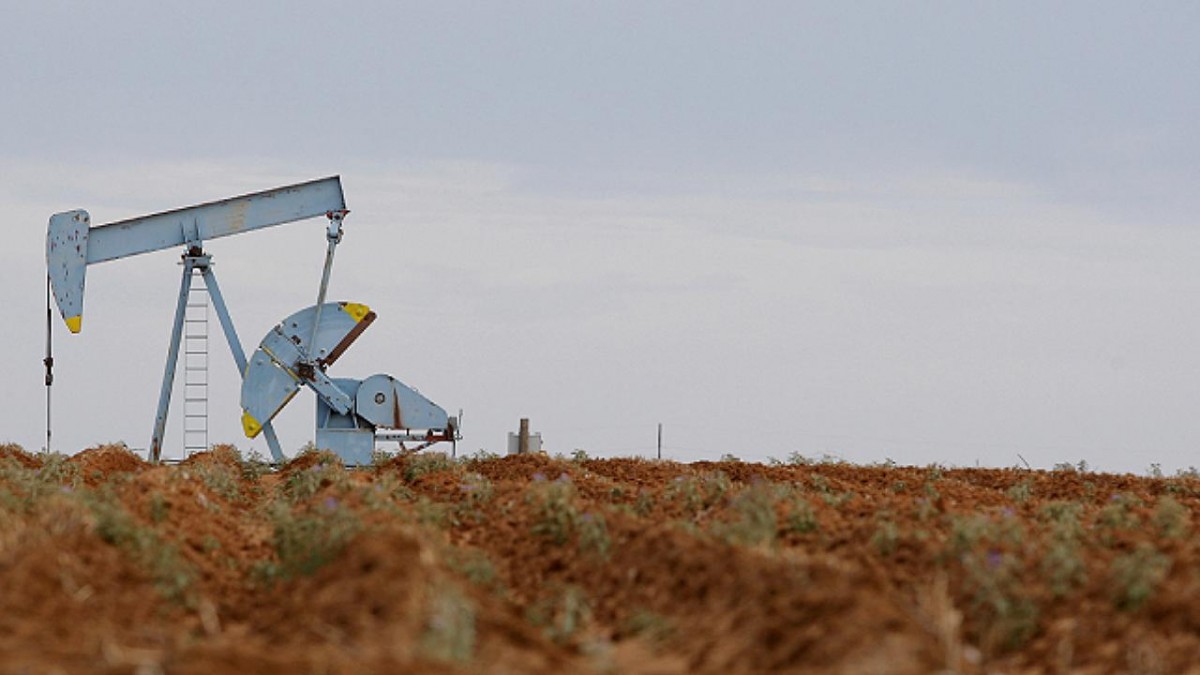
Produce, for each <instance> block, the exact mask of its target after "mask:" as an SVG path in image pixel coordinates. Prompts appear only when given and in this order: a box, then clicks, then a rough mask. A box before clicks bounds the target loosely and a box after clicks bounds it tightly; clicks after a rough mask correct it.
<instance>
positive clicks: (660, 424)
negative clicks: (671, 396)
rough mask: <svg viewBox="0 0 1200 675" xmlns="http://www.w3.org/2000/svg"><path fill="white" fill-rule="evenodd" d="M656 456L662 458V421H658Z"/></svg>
mask: <svg viewBox="0 0 1200 675" xmlns="http://www.w3.org/2000/svg"><path fill="white" fill-rule="evenodd" d="M658 458H659V459H662V422H659V423H658Z"/></svg>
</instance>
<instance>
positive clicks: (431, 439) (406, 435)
mask: <svg viewBox="0 0 1200 675" xmlns="http://www.w3.org/2000/svg"><path fill="white" fill-rule="evenodd" d="M348 213H349V211H348V210H347V209H346V203H345V198H344V197H343V193H342V184H341V179H340V178H339V177H337V176H333V177H329V178H322V179H318V180H313V181H309V182H306V183H298V184H296V185H287V186H284V187H279V188H275V189H271V190H264V191H262V192H255V193H252V194H246V195H242V196H239V197H231V198H229V199H223V200H220V201H214V202H208V203H204V204H199V205H196V206H189V207H185V208H180V209H174V210H171V211H164V212H161V213H155V214H151V215H147V216H141V217H137V218H131V219H128V220H122V221H119V222H113V223H108V224H105V225H98V226H94V227H93V226H92V225H91V218H90V216H89V215H88V212H87V211H85V210H82V209H77V210H74V211H66V212H63V213H56V214H54V215H53V216H51V217H50V224H49V227H48V228H47V232H46V270H47V284H48V296H50V295H52V296H53V298H54V301H55V303H56V304H57V306H58V310H59V312H60V314H61V315H62V318H63V320H64V321H65V322H66V325H67V328H68V330H69V331H70V332H71V333H79V332H80V330H81V329H82V326H83V298H84V281H85V279H86V276H87V269H88V267H89V266H90V265H94V264H97V263H102V262H108V261H112V260H120V259H123V258H129V257H132V256H136V255H139V254H142V253H149V252H152V251H159V250H163V249H169V248H175V247H182V265H183V281H182V283H181V284H180V288H179V296H178V301H177V303H176V306H175V319H174V324H173V326H172V331H171V339H170V344H169V346H168V350H167V361H166V366H165V368H164V370H163V378H162V388H161V390H160V393H159V402H158V408H157V410H156V411H155V416H154V430H153V432H152V434H151V437H150V447H149V457H150V459H151V461H155V462H157V461H159V460H160V459H161V456H162V449H163V437H164V433H165V428H166V422H167V413H168V410H169V409H170V405H171V392H172V389H173V386H174V380H175V370H176V364H177V362H178V361H179V349H180V342H181V339H182V337H183V335H184V322H185V315H186V308H187V306H188V298H189V294H190V293H191V292H192V283H191V282H192V279H193V276H194V273H196V272H198V273H200V275H201V276H202V278H203V280H204V284H205V288H206V289H207V292H208V294H209V297H210V298H211V302H212V306H213V309H214V310H215V312H216V314H217V318H218V320H219V321H220V324H221V329H222V331H223V333H224V335H225V339H226V341H227V342H228V343H229V349H230V351H231V352H232V354H233V361H234V364H236V366H237V368H238V371H239V373H240V374H241V380H242V385H241V400H240V403H241V409H242V428H243V430H244V431H245V434H246V436H247V437H249V438H255V437H257V436H259V435H260V434H262V435H264V436H265V438H266V441H267V446H268V448H269V449H270V452H271V456H272V458H273V459H274V461H276V462H282V461H284V460H285V457H284V455H283V452H282V450H281V448H280V446H279V438H278V436H277V435H276V433H275V430H274V428H273V427H272V425H271V420H272V419H274V418H275V416H276V415H278V414H279V412H280V411H281V410H282V409H283V407H284V406H286V405H287V403H288V402H289V401H291V400H292V398H293V397H294V396H295V395H296V394H297V393H298V392H299V391H300V390H301V389H302V388H305V387H307V388H308V389H311V390H312V391H313V392H314V393H315V394H316V400H317V404H316V437H315V444H316V447H318V448H321V449H327V450H331V451H333V452H334V453H335V454H337V455H338V456H339V457H341V459H342V460H343V461H344V462H345V463H346V464H347V465H351V466H354V465H362V464H367V463H370V461H371V458H372V453H373V452H374V450H375V447H376V442H377V441H396V442H399V443H400V446H401V447H402V448H404V447H405V446H404V444H405V443H409V442H411V443H415V444H416V446H415V447H414V448H413V449H420V448H423V447H426V446H428V445H431V444H433V443H437V442H442V441H446V442H450V443H455V442H456V441H457V440H459V438H460V435H459V430H458V418H457V417H453V416H449V415H447V414H446V411H445V410H443V409H442V408H441V407H439V406H438V405H436V404H435V403H433V402H432V401H430V400H429V399H427V398H425V397H424V396H423V395H422V394H421V393H420V392H418V391H417V390H416V389H414V388H412V387H410V386H408V385H406V384H404V383H403V382H401V381H400V380H398V379H396V378H394V377H392V376H391V375H387V374H376V375H371V376H369V377H366V378H363V379H358V378H353V377H334V376H331V375H329V374H327V371H328V369H329V368H330V367H331V366H332V365H333V364H334V362H336V361H337V360H338V358H339V357H340V356H341V355H342V354H344V353H345V351H346V350H347V349H348V348H349V347H350V346H351V345H352V344H353V343H354V341H355V340H356V339H357V338H358V337H359V336H360V335H362V333H363V331H365V330H366V329H367V327H368V326H370V325H371V323H372V322H373V321H374V320H375V318H376V315H375V312H373V311H371V310H370V308H368V307H367V306H366V305H364V304H362V303H357V302H327V301H326V299H325V294H326V290H327V289H328V287H329V277H330V274H331V272H332V270H333V259H334V251H335V249H336V248H337V245H338V244H339V243H340V242H341V240H342V234H343V224H344V221H345V218H346V215H347V214H348ZM319 216H324V217H325V218H326V219H327V220H328V227H327V228H326V230H325V240H326V249H325V265H324V268H323V270H322V272H321V282H320V285H319V287H318V291H317V302H316V304H315V305H312V306H311V307H306V308H304V309H301V310H299V311H297V312H295V313H293V314H291V315H290V316H288V317H287V318H285V319H283V320H282V321H280V322H279V324H278V325H276V326H275V327H274V328H272V329H271V330H270V331H268V333H267V334H266V336H265V337H263V339H262V340H261V341H260V342H259V344H258V347H257V349H255V350H254V352H253V353H252V354H251V355H250V358H249V359H247V358H246V355H245V351H244V350H243V349H242V344H241V342H240V341H239V339H238V335H237V331H236V330H235V329H234V325H233V320H232V319H231V318H230V315H229V310H228V308H227V307H226V305H225V300H224V296H222V294H221V289H220V287H219V286H218V284H217V278H216V273H215V272H214V270H213V264H212V256H211V255H210V254H208V253H206V252H205V250H204V243H205V242H206V241H211V240H213V239H217V238H219V237H229V236H233V235H238V234H244V233H247V232H252V231H255V230H260V229H262V228H266V227H272V226H275V225H282V224H285V223H293V222H296V221H301V220H307V219H310V218H316V217H319ZM47 312H48V315H47V316H48V323H47V330H48V332H47V343H46V344H47V354H46V359H45V363H46V385H47V427H49V391H50V390H49V387H50V385H51V383H52V380H53V377H52V375H51V367H52V365H53V357H52V355H51V353H50V351H51V347H50V344H51V343H50V338H49V298H47ZM47 447H49V428H48V429H47Z"/></svg>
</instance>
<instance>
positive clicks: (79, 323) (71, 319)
mask: <svg viewBox="0 0 1200 675" xmlns="http://www.w3.org/2000/svg"><path fill="white" fill-rule="evenodd" d="M66 321H67V330H69V331H71V332H72V333H78V332H79V331H80V330H81V329H82V328H83V315H82V314H81V315H79V316H68V317H67V318H66Z"/></svg>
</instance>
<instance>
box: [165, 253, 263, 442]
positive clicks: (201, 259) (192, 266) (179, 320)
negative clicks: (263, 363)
mask: <svg viewBox="0 0 1200 675" xmlns="http://www.w3.org/2000/svg"><path fill="white" fill-rule="evenodd" d="M197 270H198V271H199V272H200V274H201V276H203V278H204V283H205V285H206V286H207V287H208V294H209V297H210V298H211V299H212V303H213V309H215V310H216V312H217V318H218V319H219V320H220V322H221V330H222V332H224V334H225V340H226V341H227V342H228V343H229V351H230V352H231V353H232V354H233V362H234V365H236V366H237V369H238V378H241V377H242V376H243V374H244V373H245V372H246V353H245V351H244V350H243V349H242V343H241V341H240V340H238V336H237V330H235V329H234V327H233V319H232V318H230V316H229V309H228V308H227V307H226V306H225V297H224V296H223V295H221V288H220V286H219V285H218V284H217V276H216V273H215V272H214V271H213V269H212V256H210V255H208V254H207V253H205V252H204V251H203V250H202V249H201V248H200V246H199V245H198V243H196V242H189V247H188V251H187V253H185V254H184V255H183V279H182V281H181V282H180V285H179V300H178V302H177V303H176V305H175V323H174V325H173V326H172V328H171V343H170V345H168V348H167V364H166V367H165V368H164V369H163V381H162V389H161V390H160V391H159V395H158V411H157V412H156V413H155V416H154V432H153V434H152V435H151V437H150V461H152V462H155V463H157V462H159V461H160V460H161V458H162V444H163V437H164V435H165V433H166V428H167V414H168V412H169V410H170V407H171V391H172V389H174V386H175V367H176V364H177V363H178V362H179V343H180V341H181V340H182V338H183V320H184V314H185V312H186V308H187V301H188V295H189V294H190V291H191V279H192V274H193V272H195V271H197ZM263 432H264V434H265V435H266V438H267V447H268V448H269V449H270V451H271V458H272V459H274V460H275V461H276V462H283V461H284V460H285V457H284V456H283V450H282V448H280V445H279V437H278V436H276V435H275V429H274V427H272V426H271V423H270V422H267V423H266V424H264V425H263Z"/></svg>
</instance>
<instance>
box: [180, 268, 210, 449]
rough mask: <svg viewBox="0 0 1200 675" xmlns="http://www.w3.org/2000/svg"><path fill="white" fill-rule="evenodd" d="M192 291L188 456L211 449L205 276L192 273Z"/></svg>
mask: <svg viewBox="0 0 1200 675" xmlns="http://www.w3.org/2000/svg"><path fill="white" fill-rule="evenodd" d="M198 276H199V277H200V278H199V282H200V283H199V284H197V283H196V282H197V277H198ZM190 291H191V295H190V296H189V299H188V301H187V303H186V311H185V312H184V318H183V321H184V333H183V340H184V341H183V354H184V360H183V386H184V398H183V401H184V406H183V449H184V454H185V455H188V456H190V455H191V454H193V453H195V452H199V451H203V450H207V449H208V305H209V295H208V287H207V286H206V285H205V284H204V281H203V277H202V276H200V275H193V276H192V279H191V286H190Z"/></svg>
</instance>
